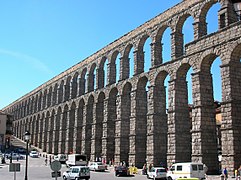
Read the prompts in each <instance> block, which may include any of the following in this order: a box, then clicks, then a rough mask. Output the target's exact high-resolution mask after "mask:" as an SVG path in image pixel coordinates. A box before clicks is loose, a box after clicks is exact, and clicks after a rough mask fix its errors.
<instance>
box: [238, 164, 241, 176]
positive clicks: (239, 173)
mask: <svg viewBox="0 0 241 180" xmlns="http://www.w3.org/2000/svg"><path fill="white" fill-rule="evenodd" d="M238 176H241V165H240V166H239V168H238Z"/></svg>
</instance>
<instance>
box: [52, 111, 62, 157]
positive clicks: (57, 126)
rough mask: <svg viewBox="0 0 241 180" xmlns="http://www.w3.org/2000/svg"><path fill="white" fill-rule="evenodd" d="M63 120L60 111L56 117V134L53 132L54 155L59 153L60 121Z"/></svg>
mask: <svg viewBox="0 0 241 180" xmlns="http://www.w3.org/2000/svg"><path fill="white" fill-rule="evenodd" d="M60 119H61V112H60V111H59V110H58V111H57V114H56V115H55V116H54V132H53V137H54V140H53V148H52V151H53V152H54V154H57V153H59V152H60V151H59V140H60V139H59V130H60V123H61V121H60Z"/></svg>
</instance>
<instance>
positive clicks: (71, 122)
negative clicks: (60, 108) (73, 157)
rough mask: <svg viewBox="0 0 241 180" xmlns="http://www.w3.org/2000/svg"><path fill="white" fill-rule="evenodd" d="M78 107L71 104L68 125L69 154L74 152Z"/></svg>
mask: <svg viewBox="0 0 241 180" xmlns="http://www.w3.org/2000/svg"><path fill="white" fill-rule="evenodd" d="M76 120H77V119H76V108H75V105H72V106H71V110H70V111H69V113H68V121H67V127H66V142H65V147H66V152H67V153H68V154H70V153H73V151H74V149H75V147H74V146H73V137H74V129H75V121H76Z"/></svg>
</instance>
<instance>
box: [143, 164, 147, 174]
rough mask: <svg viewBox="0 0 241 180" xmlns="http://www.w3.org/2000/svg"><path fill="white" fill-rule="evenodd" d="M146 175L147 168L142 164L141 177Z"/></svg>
mask: <svg viewBox="0 0 241 180" xmlns="http://www.w3.org/2000/svg"><path fill="white" fill-rule="evenodd" d="M146 174H147V166H146V164H144V165H143V167H142V175H146Z"/></svg>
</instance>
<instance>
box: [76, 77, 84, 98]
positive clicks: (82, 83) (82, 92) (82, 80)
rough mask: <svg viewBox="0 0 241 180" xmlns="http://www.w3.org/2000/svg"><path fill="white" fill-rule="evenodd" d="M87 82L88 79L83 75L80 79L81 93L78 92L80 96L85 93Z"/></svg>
mask: <svg viewBox="0 0 241 180" xmlns="http://www.w3.org/2000/svg"><path fill="white" fill-rule="evenodd" d="M85 82H86V80H85V79H84V77H81V78H80V79H79V93H78V96H81V95H83V94H85V88H86V86H85Z"/></svg>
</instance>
